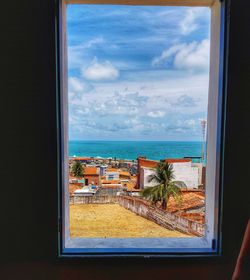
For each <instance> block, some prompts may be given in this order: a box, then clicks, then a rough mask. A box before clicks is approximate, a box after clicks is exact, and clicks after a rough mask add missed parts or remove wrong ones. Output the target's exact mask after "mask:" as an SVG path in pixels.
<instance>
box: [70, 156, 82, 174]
mask: <svg viewBox="0 0 250 280" xmlns="http://www.w3.org/2000/svg"><path fill="white" fill-rule="evenodd" d="M71 172H72V174H73V175H74V176H75V177H82V176H83V172H84V168H83V166H82V164H81V162H80V161H79V160H75V161H74V163H73V165H72V168H71Z"/></svg>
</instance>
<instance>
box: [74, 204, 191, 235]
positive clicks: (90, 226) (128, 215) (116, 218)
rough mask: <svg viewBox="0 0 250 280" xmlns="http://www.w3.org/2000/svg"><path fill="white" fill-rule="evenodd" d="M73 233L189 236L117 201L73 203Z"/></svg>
mask: <svg viewBox="0 0 250 280" xmlns="http://www.w3.org/2000/svg"><path fill="white" fill-rule="evenodd" d="M70 235H71V237H104V238H105V237H106V238H109V237H125V238H126V237H127V238H128V237H189V236H188V235H185V234H182V233H179V232H177V231H171V230H168V229H165V228H163V227H161V226H159V225H157V224H155V223H153V222H151V221H148V220H147V219H144V218H142V217H140V216H138V215H136V214H134V213H133V212H131V211H129V210H127V209H125V208H123V207H121V206H120V205H117V204H81V205H71V206H70Z"/></svg>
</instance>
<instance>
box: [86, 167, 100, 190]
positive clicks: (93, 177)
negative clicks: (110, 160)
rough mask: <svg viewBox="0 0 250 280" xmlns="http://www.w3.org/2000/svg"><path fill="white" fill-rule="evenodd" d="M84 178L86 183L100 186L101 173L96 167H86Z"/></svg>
mask: <svg viewBox="0 0 250 280" xmlns="http://www.w3.org/2000/svg"><path fill="white" fill-rule="evenodd" d="M84 180H85V185H86V186H88V185H96V186H99V181H100V180H99V173H98V170H97V168H96V167H85V168H84Z"/></svg>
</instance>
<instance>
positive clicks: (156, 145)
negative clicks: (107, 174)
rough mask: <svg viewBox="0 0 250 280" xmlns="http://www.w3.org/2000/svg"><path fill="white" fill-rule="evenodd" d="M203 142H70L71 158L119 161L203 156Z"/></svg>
mask: <svg viewBox="0 0 250 280" xmlns="http://www.w3.org/2000/svg"><path fill="white" fill-rule="evenodd" d="M201 150H202V142H177V141H69V156H86V157H103V158H108V157H112V158H114V157H116V158H117V159H130V160H133V159H136V158H137V157H138V156H146V157H147V158H148V159H155V160H160V159H165V158H183V157H196V156H201Z"/></svg>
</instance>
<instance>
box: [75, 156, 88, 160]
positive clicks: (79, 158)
mask: <svg viewBox="0 0 250 280" xmlns="http://www.w3.org/2000/svg"><path fill="white" fill-rule="evenodd" d="M91 159H92V158H89V157H74V158H71V160H91Z"/></svg>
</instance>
